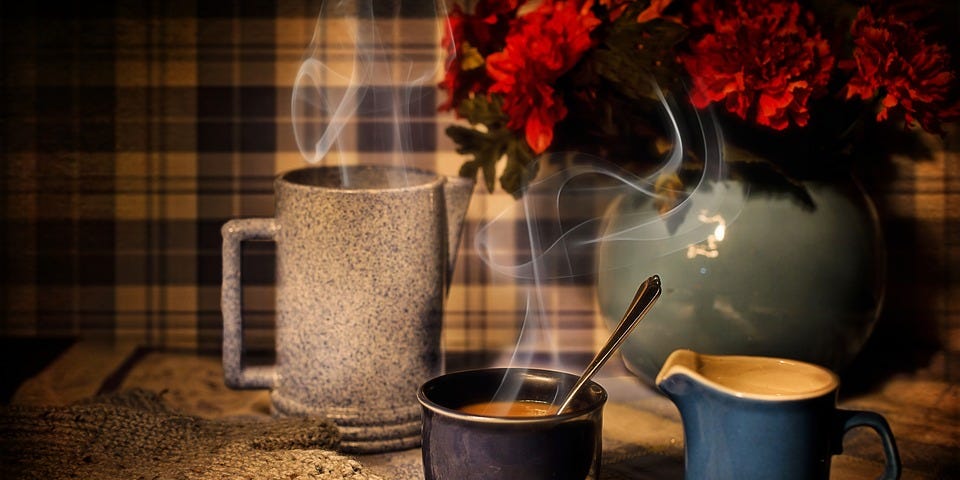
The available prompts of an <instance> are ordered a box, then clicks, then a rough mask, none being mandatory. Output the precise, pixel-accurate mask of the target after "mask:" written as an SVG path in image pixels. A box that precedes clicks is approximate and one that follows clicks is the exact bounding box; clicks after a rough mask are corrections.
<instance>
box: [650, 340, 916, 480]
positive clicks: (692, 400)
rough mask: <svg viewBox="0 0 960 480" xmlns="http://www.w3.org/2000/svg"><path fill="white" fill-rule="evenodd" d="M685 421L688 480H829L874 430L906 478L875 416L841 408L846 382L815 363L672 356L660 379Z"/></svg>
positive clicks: (896, 474) (889, 464)
mask: <svg viewBox="0 0 960 480" xmlns="http://www.w3.org/2000/svg"><path fill="white" fill-rule="evenodd" d="M657 386H659V387H660V389H661V390H663V392H664V393H666V394H667V396H668V397H669V398H670V399H671V400H673V402H674V403H675V404H676V405H677V408H678V409H679V410H680V416H681V418H682V420H683V433H684V442H685V467H686V474H685V478H687V479H688V480H694V479H707V478H709V479H712V480H724V479H737V480H751V479H772V478H776V479H779V480H827V479H829V478H830V459H831V457H832V456H833V455H837V454H840V453H841V450H842V448H843V436H844V434H846V432H847V431H849V430H850V429H852V428H854V427H859V426H867V427H870V428H872V429H874V430H876V432H877V433H878V434H879V435H880V438H881V440H882V442H883V449H884V453H885V456H886V467H885V470H884V472H883V475H882V476H881V477H880V478H882V479H897V478H900V458H899V454H898V452H897V445H896V443H895V441H894V438H893V433H892V432H891V431H890V426H889V425H888V424H887V422H886V420H885V419H884V418H883V417H882V416H881V415H879V414H877V413H874V412H866V411H857V410H841V409H838V408H837V406H836V398H837V389H838V386H839V380H838V378H837V376H836V375H835V374H834V373H833V372H832V371H830V370H827V369H825V368H823V367H819V366H816V365H813V364H809V363H804V362H799V361H794V360H787V359H779V358H769V357H755V356H732V355H703V354H698V353H696V352H692V351H690V350H677V351H675V352H673V353H672V354H671V355H670V356H669V357H668V358H667V361H666V363H664V365H663V368H662V369H661V370H660V374H659V375H658V376H657Z"/></svg>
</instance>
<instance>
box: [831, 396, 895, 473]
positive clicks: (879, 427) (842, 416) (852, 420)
mask: <svg viewBox="0 0 960 480" xmlns="http://www.w3.org/2000/svg"><path fill="white" fill-rule="evenodd" d="M837 416H838V420H839V424H840V425H839V426H840V430H839V437H840V438H838V439H837V443H836V445H837V451H836V452H834V453H837V454H839V453H841V451H842V450H843V436H844V435H845V434H846V433H847V432H849V431H850V430H852V429H854V428H856V427H870V428H872V429H873V430H874V431H875V432H877V434H878V435H880V440H881V441H882V442H883V454H884V457H886V458H885V461H886V462H885V463H886V467H885V468H884V470H883V475H881V476H880V477H879V480H897V479H899V478H900V470H901V466H900V452H899V451H898V450H897V442H896V440H894V438H893V431H891V430H890V425H889V424H888V423H887V420H886V419H885V418H883V415H880V414H879V413H876V412H867V411H863V410H837Z"/></svg>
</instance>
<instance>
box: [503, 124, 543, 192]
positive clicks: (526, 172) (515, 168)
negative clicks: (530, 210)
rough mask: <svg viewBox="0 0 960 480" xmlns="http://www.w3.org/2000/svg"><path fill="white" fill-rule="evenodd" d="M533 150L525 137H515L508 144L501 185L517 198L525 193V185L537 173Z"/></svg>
mask: <svg viewBox="0 0 960 480" xmlns="http://www.w3.org/2000/svg"><path fill="white" fill-rule="evenodd" d="M534 159H535V157H534V154H533V150H530V147H529V146H528V145H527V142H526V140H524V139H523V138H518V137H513V138H512V139H511V140H510V142H509V144H508V146H507V165H506V166H505V167H504V169H503V175H501V176H500V187H501V188H503V190H504V191H506V192H510V194H511V195H513V196H514V197H515V198H520V197H521V196H522V195H523V192H524V187H526V186H527V185H528V184H529V183H530V181H531V180H533V178H534V177H536V175H537V165H538V164H537V163H535V162H534Z"/></svg>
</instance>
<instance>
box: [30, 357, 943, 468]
mask: <svg viewBox="0 0 960 480" xmlns="http://www.w3.org/2000/svg"><path fill="white" fill-rule="evenodd" d="M614 371H615V370H614ZM615 372H616V371H615ZM597 381H598V382H599V383H600V384H601V385H603V386H604V387H605V388H606V389H607V391H608V393H609V395H610V401H609V402H608V404H607V406H606V407H605V409H604V429H603V445H604V450H603V469H602V478H604V479H627V478H630V479H671V478H674V479H681V478H683V433H682V428H681V423H680V417H679V413H678V412H677V410H676V408H675V407H674V406H673V404H672V403H670V401H669V400H667V399H666V398H665V397H663V396H662V395H660V394H659V393H657V392H655V391H654V390H653V389H651V388H650V387H649V386H647V385H645V384H643V383H642V382H640V381H639V380H637V379H636V378H634V377H631V376H627V375H622V374H617V373H614V374H612V375H611V374H609V373H608V374H606V375H604V371H602V372H601V376H600V377H599V378H598V379H597ZM133 387H140V388H145V389H148V390H153V391H158V392H159V391H165V394H164V396H163V398H164V400H165V401H166V402H168V403H169V404H170V406H171V407H173V408H176V409H179V410H181V411H183V412H184V413H187V414H191V415H196V416H200V417H205V418H227V417H237V416H258V417H266V416H269V410H270V403H269V402H270V399H269V394H268V392H266V391H236V390H231V389H229V388H227V387H226V386H225V385H224V384H223V371H222V369H221V366H220V358H219V357H216V356H204V355H196V354H194V353H188V352H182V353H178V352H158V351H149V350H144V349H140V348H138V347H137V346H135V345H123V344H105V343H102V342H84V341H81V342H78V343H76V344H74V345H73V346H71V347H70V348H69V349H68V350H66V351H65V352H64V353H63V354H62V355H60V356H59V357H58V358H56V359H55V360H54V361H53V362H52V363H51V364H49V365H48V366H47V367H46V368H45V369H44V370H43V371H41V372H40V373H39V374H37V375H35V376H33V377H31V378H29V379H28V380H27V381H25V382H24V383H22V384H21V385H20V387H19V388H18V389H17V391H16V393H15V394H14V396H13V397H12V399H11V403H15V404H30V405H66V404H69V403H72V402H74V401H77V400H80V399H83V398H87V397H90V396H93V395H96V394H98V393H107V392H112V391H118V390H123V389H127V388H133ZM958 397H960V388H958V385H956V384H948V383H943V382H938V381H931V380H924V379H922V378H921V377H918V376H916V375H898V376H893V377H891V378H889V379H887V380H886V381H885V382H884V383H883V384H882V385H880V386H879V387H878V388H876V389H875V390H873V391H870V392H868V393H862V394H857V395H855V396H851V397H843V398H842V400H841V405H840V406H841V407H845V408H856V409H869V410H874V411H877V412H879V413H881V414H883V415H884V416H885V417H886V418H887V420H888V421H889V423H890V425H891V427H892V429H893V431H894V434H895V436H896V438H897V443H898V446H899V449H900V455H901V459H902V462H903V465H904V474H903V477H902V478H904V479H950V478H960V398H958ZM844 450H845V452H844V454H843V455H839V456H836V457H834V459H833V471H832V474H831V478H832V479H856V480H859V479H873V478H876V476H877V475H879V473H880V472H881V470H882V463H883V453H882V450H881V447H880V442H879V438H878V437H877V436H876V434H875V433H873V432H872V431H871V430H869V429H863V428H861V429H856V430H854V431H852V432H851V433H849V434H848V435H847V437H846V438H845V441H844ZM357 459H358V460H359V461H360V462H361V463H362V464H364V465H365V467H366V468H367V469H368V470H370V471H371V472H373V473H378V474H380V475H382V476H383V477H384V478H398V479H406V478H410V479H414V478H417V479H419V478H423V477H422V467H421V463H420V451H419V450H418V449H413V450H407V451H402V452H393V453H388V454H379V455H365V456H358V457H357Z"/></svg>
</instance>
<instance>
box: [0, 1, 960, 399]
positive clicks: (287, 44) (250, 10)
mask: <svg viewBox="0 0 960 480" xmlns="http://www.w3.org/2000/svg"><path fill="white" fill-rule="evenodd" d="M29 3H30V2H18V3H14V2H5V3H4V4H2V6H0V9H2V10H0V16H2V18H3V20H2V22H3V28H2V43H0V50H2V57H0V68H2V99H0V109H2V110H0V111H2V118H3V120H4V122H3V127H2V128H3V132H2V151H3V161H2V166H0V188H2V195H0V202H2V204H0V209H2V212H3V213H2V218H3V229H2V233H0V241H2V250H3V255H2V257H0V258H2V262H3V264H2V270H3V272H4V281H3V282H4V283H3V294H2V296H0V302H2V303H0V309H2V312H3V313H2V318H0V335H5V336H30V335H87V336H106V337H113V338H117V339H132V340H135V341H138V342H141V343H144V344H146V345H152V346H159V347H164V348H176V349H193V350H198V351H207V350H216V349H218V348H219V346H220V335H221V316H220V307H219V300H220V297H219V286H220V272H221V265H220V255H221V253H220V242H221V237H220V232H219V229H220V227H221V225H222V224H223V223H224V222H225V221H226V220H228V219H230V218H241V217H264V216H271V215H272V214H273V191H272V189H273V186H272V181H273V178H274V177H275V175H276V174H277V173H278V172H282V171H286V170H289V169H292V168H296V167H299V166H302V165H304V164H305V162H304V160H303V158H302V156H301V154H300V152H299V149H298V148H297V145H296V142H295V139H294V135H293V129H292V125H291V121H290V115H291V106H290V98H291V94H292V91H293V81H294V79H295V77H296V75H297V70H298V68H299V66H300V63H301V61H302V59H303V55H304V51H305V49H306V48H307V46H308V44H309V43H310V41H311V37H312V35H313V33H314V27H315V24H316V22H317V12H318V11H319V9H320V3H319V2H310V1H294V0H283V1H280V2H240V3H218V2H190V1H187V2H114V3H110V2H103V3H97V2H94V3H93V4H89V3H88V4H83V5H82V6H80V5H68V6H65V7H61V6H60V5H57V6H56V7H54V6H52V4H51V5H42V4H41V5H33V4H29ZM375 4H377V5H380V7H378V8H387V9H389V8H391V6H392V5H393V2H375ZM404 5H405V7H403V9H402V10H401V11H400V14H401V15H403V16H404V19H403V20H402V21H403V22H404V24H403V27H402V28H401V31H403V32H404V35H407V34H409V35H410V37H406V36H405V37H404V39H403V40H402V41H399V40H398V39H396V38H395V39H387V40H386V41H385V42H386V43H385V46H386V48H387V50H388V51H389V52H392V53H393V54H399V52H401V51H403V52H404V53H405V54H409V55H412V56H414V57H416V58H419V59H420V61H422V62H426V63H429V62H434V61H437V60H439V56H440V55H442V52H441V51H440V50H439V48H438V47H437V45H438V44H439V39H438V37H437V35H438V32H436V31H435V29H434V26H435V24H434V23H433V22H432V21H431V20H430V18H429V15H430V14H431V13H432V10H433V7H432V4H431V2H406V3H404ZM330 35H334V34H333V33H331V34H330ZM321 40H322V41H329V42H332V43H336V41H337V38H328V39H326V40H323V39H321ZM343 53H344V52H337V51H336V49H333V50H331V52H330V55H331V57H330V58H329V59H328V60H329V61H331V62H335V61H336V56H337V55H338V54H343ZM388 80H389V79H384V83H383V84H377V85H374V86H373V87H372V91H373V92H374V96H376V94H377V93H378V92H379V93H381V94H383V95H388V96H389V95H390V94H392V92H393V90H392V89H393V88H395V86H393V85H390V84H389V82H388ZM334 86H336V85H334ZM415 93H416V98H418V101H419V102H421V105H420V107H419V108H418V111H419V112H420V113H419V114H418V116H416V117H413V118H405V119H404V122H405V125H406V126H407V127H409V131H410V132H413V135H412V140H411V142H410V144H409V148H410V151H409V152H408V155H407V157H408V158H409V159H410V161H411V163H413V164H414V165H415V166H419V167H422V168H425V169H429V170H434V171H437V172H438V173H440V174H445V175H451V174H456V172H457V171H458V169H459V165H460V162H461V159H460V158H459V157H458V156H457V154H456V153H455V152H454V145H453V144H452V143H451V142H450V141H449V140H448V139H447V138H446V136H445V135H444V134H443V130H444V128H445V126H446V125H447V124H448V123H449V122H451V121H453V120H452V118H451V117H450V116H448V115H441V114H435V113H434V111H435V106H436V105H437V104H439V102H440V101H442V98H439V97H440V95H441V93H439V92H438V91H437V89H436V88H435V87H434V83H426V84H425V85H424V86H423V87H422V88H420V89H419V90H417V91H416V92H415ZM391 121H392V119H390V118H383V116H382V115H381V114H380V113H379V112H378V111H377V110H376V109H375V108H372V107H371V106H370V105H365V104H361V105H360V106H359V107H358V110H357V114H356V118H355V119H354V120H353V121H351V122H350V124H349V125H348V126H347V128H346V129H345V130H344V132H343V133H342V135H341V140H340V146H341V147H342V150H341V151H340V152H338V153H337V155H336V156H335V158H334V159H335V160H338V159H343V160H344V161H347V162H358V161H372V162H377V161H384V159H389V157H390V152H391V151H392V149H393V145H392V144H391V142H386V141H383V140H382V139H384V138H389V135H388V134H387V133H386V132H387V131H388V130H389V129H390V128H391V127H392V124H391ZM956 138H957V135H956V134H954V135H953V136H951V137H950V139H949V140H948V142H947V144H946V149H943V148H942V147H941V146H938V147H937V149H938V152H937V153H936V155H935V156H934V159H933V160H932V161H926V162H913V161H910V160H909V159H903V161H901V162H898V163H897V166H898V168H899V171H898V175H897V177H896V180H895V181H893V182H886V183H883V182H880V181H879V178H877V179H870V178H867V182H868V184H869V187H870V189H871V191H872V194H873V196H874V198H875V200H877V202H878V204H879V206H880V211H881V214H882V216H883V221H884V226H885V231H886V233H887V237H888V249H889V253H890V257H891V265H890V271H889V273H890V275H891V278H892V280H891V285H892V286H891V288H889V289H888V295H887V307H886V309H885V313H884V317H883V319H882V320H881V322H880V324H879V325H878V328H877V331H876V332H875V335H874V337H875V338H874V339H873V340H871V343H872V345H874V346H872V347H871V346H868V349H867V351H868V353H869V352H870V351H873V352H875V353H876V354H875V358H887V359H892V360H889V361H891V362H894V361H896V362H900V361H903V360H904V359H906V362H907V363H911V362H912V363H913V364H916V365H915V366H925V365H927V364H928V363H931V364H932V367H933V368H932V370H933V371H934V372H935V374H936V375H939V376H943V377H946V378H949V379H953V380H956V379H958V378H960V292H958V287H960V158H958V154H957V149H958V148H957V140H956ZM878 177H879V175H878ZM871 180H876V181H871ZM513 202H514V200H513V199H512V198H511V197H510V196H509V195H506V194H503V193H502V192H497V193H495V194H488V193H487V192H486V191H485V190H484V189H483V188H482V187H478V188H477V190H476V193H475V195H474V198H473V200H472V203H471V207H470V211H469V213H468V221H467V224H466V225H465V230H464V238H463V243H462V244H461V250H460V255H459V258H458V260H457V268H456V271H455V276H454V278H453V286H452V288H451V291H450V295H449V299H448V302H447V305H446V309H447V314H446V320H445V321H446V324H445V333H444V335H445V338H444V342H445V346H446V348H447V350H448V352H449V353H452V354H457V355H460V356H461V357H462V358H465V359H466V360H464V361H465V362H466V363H474V364H479V363H489V362H492V361H496V359H497V358H499V356H500V355H501V354H503V352H508V351H509V347H510V346H512V345H513V344H514V343H515V342H516V340H517V336H518V332H519V328H520V325H521V323H522V322H523V320H524V317H525V313H526V311H527V304H526V302H527V297H526V295H525V285H524V284H523V283H524V282H523V281H518V280H515V279H511V278H508V277H505V276H503V275H500V274H497V273H495V272H492V271H491V270H490V268H488V266H487V265H486V264H484V262H483V261H482V260H481V258H480V255H479V253H478V252H477V251H476V249H475V247H474V240H475V236H476V234H477V231H478V228H479V226H480V225H481V224H483V223H484V222H486V221H489V220H490V219H493V218H495V217H497V216H498V215H501V214H502V213H503V212H504V211H506V210H508V209H510V207H511V206H512V205H513ZM595 207H598V208H599V207H602V205H595ZM515 235H516V237H517V238H518V241H517V247H516V249H517V252H516V255H517V256H518V258H520V257H522V256H523V253H524V252H522V249H523V247H522V245H523V241H522V239H523V236H524V235H523V225H522V224H521V223H519V221H518V223H517V225H516V233H515ZM501 253H504V252H501ZM272 254H273V246H272V245H271V244H269V243H258V242H251V243H249V244H248V245H247V248H246V251H245V254H244V258H245V260H244V261H245V264H244V268H245V270H244V272H243V274H244V282H245V290H244V297H245V304H244V315H245V322H246V323H247V329H248V335H249V339H248V346H249V347H250V349H252V350H258V349H259V350H269V349H270V347H271V345H272V342H273V336H272V325H273V302H274V289H273V283H274V278H273V276H274V274H273V263H272V262H273V259H272ZM505 254H506V255H510V254H512V253H511V252H505ZM578 261H585V262H586V261H590V259H589V258H585V259H580V260H578ZM592 281H593V280H592V279H591V278H589V277H588V276H587V277H577V278H572V279H569V280H564V281H557V282H554V284H552V288H551V289H550V290H549V293H548V294H547V295H546V297H545V300H544V301H543V305H542V306H543V308H544V309H545V312H546V316H547V317H549V318H550V319H551V321H552V322H553V324H554V325H556V326H557V327H558V332H559V333H558V335H557V337H556V338H555V339H554V341H555V342H556V343H557V344H558V345H559V346H560V347H561V349H562V350H563V351H564V352H566V354H568V355H571V356H572V358H575V359H576V363H578V364H580V365H582V364H583V363H585V360H584V358H588V357H589V356H590V354H591V352H592V351H593V350H594V349H595V347H596V345H597V342H598V341H600V340H602V339H603V338H604V337H605V336H606V330H605V328H603V327H601V326H600V325H599V324H600V323H601V322H598V320H597V313H596V307H595V305H594V299H593V292H592V286H593V284H592ZM941 347H943V350H945V351H944V352H940V353H937V354H936V355H934V356H933V357H928V356H924V355H920V354H917V353H916V352H918V351H927V350H937V349H940V348H941ZM891 352H894V354H891Z"/></svg>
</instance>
